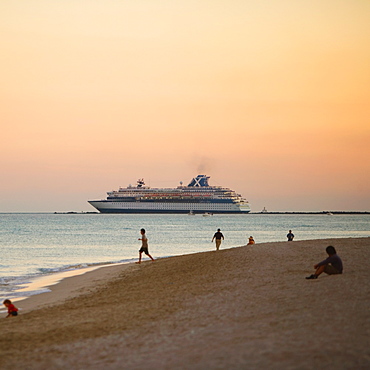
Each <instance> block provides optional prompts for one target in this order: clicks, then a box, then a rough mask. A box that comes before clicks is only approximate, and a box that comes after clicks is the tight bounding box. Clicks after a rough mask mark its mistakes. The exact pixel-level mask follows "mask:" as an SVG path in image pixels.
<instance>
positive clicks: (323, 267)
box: [315, 265, 325, 276]
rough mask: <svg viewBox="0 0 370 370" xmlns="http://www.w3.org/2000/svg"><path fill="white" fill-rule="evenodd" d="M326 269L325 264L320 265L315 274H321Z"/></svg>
mask: <svg viewBox="0 0 370 370" xmlns="http://www.w3.org/2000/svg"><path fill="white" fill-rule="evenodd" d="M324 271H325V265H324V266H320V267H318V268H317V269H316V272H315V275H316V276H319V275H321V274H322V273H323V272H324Z"/></svg>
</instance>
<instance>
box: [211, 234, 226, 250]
mask: <svg viewBox="0 0 370 370" xmlns="http://www.w3.org/2000/svg"><path fill="white" fill-rule="evenodd" d="M215 239H216V250H217V251H218V250H219V249H220V245H221V241H222V240H225V238H224V236H223V235H222V232H221V229H217V232H216V233H215V235H213V238H212V243H213V241H214V240H215ZM221 239H222V240H221Z"/></svg>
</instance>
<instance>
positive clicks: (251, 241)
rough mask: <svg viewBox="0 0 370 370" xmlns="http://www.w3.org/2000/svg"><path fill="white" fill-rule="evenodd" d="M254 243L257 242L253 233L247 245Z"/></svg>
mask: <svg viewBox="0 0 370 370" xmlns="http://www.w3.org/2000/svg"><path fill="white" fill-rule="evenodd" d="M252 244H256V242H255V241H254V239H253V236H252V235H251V236H250V237H249V238H248V244H247V245H252Z"/></svg>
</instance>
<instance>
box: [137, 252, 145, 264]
mask: <svg viewBox="0 0 370 370" xmlns="http://www.w3.org/2000/svg"><path fill="white" fill-rule="evenodd" d="M142 254H143V252H139V261H138V262H136V263H141V255H142Z"/></svg>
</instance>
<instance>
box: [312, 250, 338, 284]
mask: <svg viewBox="0 0 370 370" xmlns="http://www.w3.org/2000/svg"><path fill="white" fill-rule="evenodd" d="M326 253H327V254H328V255H329V257H328V258H327V259H325V260H324V261H321V262H320V263H317V264H316V265H315V266H314V268H315V269H316V271H315V273H314V274H312V275H310V276H308V277H306V279H317V278H318V277H319V275H320V274H322V273H323V272H325V273H326V274H328V275H336V274H341V273H343V263H342V260H341V259H340V257H339V256H338V255H337V251H336V250H335V248H334V247H333V246H331V245H329V246H328V247H326Z"/></svg>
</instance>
